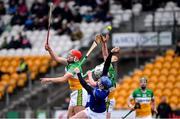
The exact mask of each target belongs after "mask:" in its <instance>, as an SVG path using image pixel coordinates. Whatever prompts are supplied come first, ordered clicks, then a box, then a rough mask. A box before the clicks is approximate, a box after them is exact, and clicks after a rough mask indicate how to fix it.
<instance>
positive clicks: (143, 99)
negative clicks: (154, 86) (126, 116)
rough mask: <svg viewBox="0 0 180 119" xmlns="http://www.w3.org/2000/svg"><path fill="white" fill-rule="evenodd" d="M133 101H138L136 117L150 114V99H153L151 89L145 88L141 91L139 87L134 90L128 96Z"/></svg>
mask: <svg viewBox="0 0 180 119" xmlns="http://www.w3.org/2000/svg"><path fill="white" fill-rule="evenodd" d="M130 98H131V99H134V100H135V102H138V103H140V109H137V110H136V116H137V117H145V116H149V115H151V101H152V100H153V99H154V94H153V91H152V90H150V89H146V90H145V91H142V90H141V88H138V89H136V90H134V92H133V93H132V94H131V96H130Z"/></svg>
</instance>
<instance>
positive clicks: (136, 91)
mask: <svg viewBox="0 0 180 119" xmlns="http://www.w3.org/2000/svg"><path fill="white" fill-rule="evenodd" d="M139 92H141V89H140V88H136V89H135V90H134V91H133V93H139Z"/></svg>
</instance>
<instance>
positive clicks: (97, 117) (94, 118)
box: [85, 107, 106, 119]
mask: <svg viewBox="0 0 180 119" xmlns="http://www.w3.org/2000/svg"><path fill="white" fill-rule="evenodd" d="M85 112H86V115H87V117H88V119H106V112H102V113H96V112H93V111H91V109H90V108H89V107H87V108H86V109H85Z"/></svg>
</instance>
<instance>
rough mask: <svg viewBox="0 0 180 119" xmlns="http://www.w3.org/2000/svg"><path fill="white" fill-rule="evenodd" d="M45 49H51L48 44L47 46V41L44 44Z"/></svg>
mask: <svg viewBox="0 0 180 119" xmlns="http://www.w3.org/2000/svg"><path fill="white" fill-rule="evenodd" d="M45 49H46V50H47V51H50V50H51V48H50V46H49V44H48V43H46V44H45Z"/></svg>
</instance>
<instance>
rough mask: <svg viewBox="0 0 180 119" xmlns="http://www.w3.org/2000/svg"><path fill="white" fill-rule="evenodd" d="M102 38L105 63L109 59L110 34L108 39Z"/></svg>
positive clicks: (107, 36)
mask: <svg viewBox="0 0 180 119" xmlns="http://www.w3.org/2000/svg"><path fill="white" fill-rule="evenodd" d="M101 38H102V55H103V59H104V61H105V60H106V58H107V57H108V47H107V41H108V40H109V34H107V35H106V37H104V36H101Z"/></svg>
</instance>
